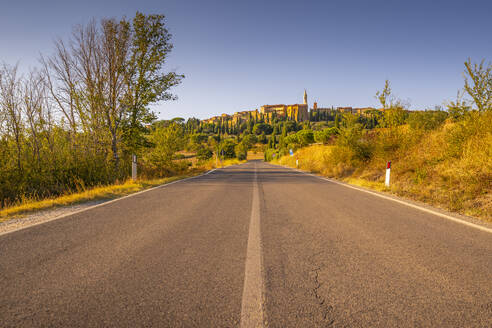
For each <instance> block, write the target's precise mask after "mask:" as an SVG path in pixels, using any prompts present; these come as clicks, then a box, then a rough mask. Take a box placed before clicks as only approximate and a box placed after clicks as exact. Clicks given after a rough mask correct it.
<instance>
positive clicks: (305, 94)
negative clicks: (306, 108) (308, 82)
mask: <svg viewBox="0 0 492 328" xmlns="http://www.w3.org/2000/svg"><path fill="white" fill-rule="evenodd" d="M307 104H308V102H307V93H306V89H304V105H307Z"/></svg>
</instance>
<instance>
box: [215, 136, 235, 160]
mask: <svg viewBox="0 0 492 328" xmlns="http://www.w3.org/2000/svg"><path fill="white" fill-rule="evenodd" d="M235 146H236V144H235V143H234V141H232V140H231V139H226V140H224V141H222V142H221V143H220V145H219V154H220V156H221V157H222V158H235V157H236V151H235V150H234V148H235Z"/></svg>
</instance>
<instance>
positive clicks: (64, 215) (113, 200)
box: [0, 169, 218, 236]
mask: <svg viewBox="0 0 492 328" xmlns="http://www.w3.org/2000/svg"><path fill="white" fill-rule="evenodd" d="M216 170H218V169H212V170H210V171H207V172H205V173H203V174H200V175H195V176H194V177H189V178H185V179H181V180H176V181H173V182H169V183H165V184H161V185H159V186H156V187H152V188H149V189H145V190H142V191H138V192H136V193H133V194H130V195H126V196H123V197H120V198H116V199H112V200H108V201H106V202H104V203H101V204H97V205H94V206H90V207H87V208H84V209H81V210H78V211H75V212H71V213H67V214H63V215H60V216H56V217H54V218H52V219H49V220H46V221H42V222H38V223H34V224H31V225H26V226H25V227H20V228H18V229H14V230H11V231H6V232H2V233H0V236H3V235H7V234H9V233H12V232H16V231H20V230H24V229H28V228H31V227H35V226H37V225H41V224H44V223H47V222H51V221H56V220H59V219H63V218H66V217H68V216H70V215H75V214H79V213H82V212H85V211H88V210H92V209H94V208H97V207H102V206H105V205H108V204H112V203H114V202H117V201H120V200H123V199H126V198H130V197H133V196H137V195H140V194H143V193H145V192H147V191H151V190H155V189H159V188H164V187H167V186H170V185H172V184H175V183H178V182H183V181H186V180H191V179H195V178H199V177H203V176H205V175H207V174H210V173H212V172H214V171H216Z"/></svg>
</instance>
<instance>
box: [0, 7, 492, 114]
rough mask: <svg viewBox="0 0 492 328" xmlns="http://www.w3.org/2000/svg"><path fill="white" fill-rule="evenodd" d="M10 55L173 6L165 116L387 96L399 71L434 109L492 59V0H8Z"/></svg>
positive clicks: (402, 83) (403, 94)
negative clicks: (469, 66)
mask: <svg viewBox="0 0 492 328" xmlns="http://www.w3.org/2000/svg"><path fill="white" fill-rule="evenodd" d="M0 4H1V5H2V10H1V11H0V30H1V31H2V33H0V45H1V46H0V62H6V63H8V64H11V65H12V64H15V63H17V62H18V63H19V65H20V67H21V69H22V70H27V69H28V68H29V67H35V66H38V64H37V63H38V58H39V56H40V54H43V55H49V54H50V53H51V52H52V50H53V41H54V40H55V39H57V38H62V39H66V38H68V37H69V35H70V33H71V31H72V27H73V26H74V25H76V24H85V23H87V22H88V21H89V20H90V19H91V18H96V19H100V18H103V17H116V18H118V17H122V16H126V17H128V18H131V17H133V16H134V14H135V12H136V11H141V12H143V13H145V14H164V15H165V16H166V25H167V28H168V29H169V31H170V32H171V33H172V34H173V39H172V42H173V44H174V49H173V52H172V53H171V55H170V56H169V58H168V62H167V64H166V66H167V69H168V70H175V71H176V72H177V73H180V74H184V75H185V79H184V80H183V82H182V83H181V84H180V85H179V86H177V87H175V88H173V89H172V92H173V93H174V94H176V95H177V96H178V100H176V101H168V102H164V103H160V104H158V105H156V106H154V110H155V111H156V112H158V113H159V114H158V116H159V118H161V119H169V118H173V117H184V118H189V117H197V118H202V119H203V118H207V117H210V116H214V115H218V114H221V113H229V114H231V113H233V112H236V111H241V110H252V109H255V108H259V107H260V106H262V105H264V104H279V103H281V104H292V103H302V96H303V93H304V89H306V90H307V93H308V99H309V104H310V106H311V105H312V103H313V101H317V102H318V106H319V107H331V106H335V107H338V106H353V107H366V106H377V100H376V99H375V97H374V95H375V93H376V91H377V90H380V89H382V87H383V86H384V81H385V80H386V79H388V80H390V82H391V86H392V89H393V92H394V94H395V95H396V96H397V97H399V98H400V99H402V100H404V101H405V102H407V103H409V104H410V109H425V108H434V106H436V105H442V104H443V102H445V101H448V100H452V99H455V97H456V92H457V91H458V89H460V88H462V87H463V75H462V73H463V69H464V65H463V63H464V62H465V60H466V59H467V58H468V57H470V58H471V59H472V61H476V62H479V61H480V60H482V59H485V60H486V62H489V61H490V60H491V59H492V58H491V57H492V42H491V38H490V35H492V24H491V23H490V14H491V13H492V1H489V0H488V1H485V0H483V1H481V0H469V1H455V0H450V1H440V0H437V1H420V0H416V1H398V0H395V1H380V0H374V1H351V0H345V1H343V0H337V1H309V0H307V1H289V0H284V1H257V0H250V1H199V0H197V1H194V0H193V1H192V0H189V1H185V0H181V1H180V0H159V1H157V0H140V1H127V0H118V1H116V0H105V1H100V0H99V1H92V0H87V1H76V2H75V1H66V0H65V1H64V0H46V1H31V0H24V1H6V0H0Z"/></svg>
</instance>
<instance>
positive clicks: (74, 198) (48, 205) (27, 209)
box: [0, 159, 246, 222]
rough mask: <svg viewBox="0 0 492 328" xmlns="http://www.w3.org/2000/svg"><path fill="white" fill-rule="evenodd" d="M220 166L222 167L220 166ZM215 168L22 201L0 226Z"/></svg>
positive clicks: (0, 218)
mask: <svg viewBox="0 0 492 328" xmlns="http://www.w3.org/2000/svg"><path fill="white" fill-rule="evenodd" d="M244 162H246V161H240V160H238V159H227V160H224V161H222V163H221V162H219V165H218V167H219V168H220V167H225V166H229V165H235V164H241V163H244ZM221 164H222V165H221ZM214 168H217V166H216V163H215V160H210V161H208V162H205V163H203V165H201V166H199V167H195V168H193V169H191V170H190V171H189V172H186V173H184V174H181V175H176V176H172V177H165V178H157V179H138V180H137V181H132V180H127V181H125V182H124V183H119V184H112V185H106V186H99V187H95V188H87V189H85V190H81V191H79V192H75V193H69V194H66V195H62V196H59V197H53V198H47V199H29V198H24V199H23V200H22V201H21V202H19V203H17V204H14V205H12V206H9V207H6V208H3V209H1V210H0V222H4V221H7V220H10V219H12V218H17V217H19V216H22V215H26V214H29V213H33V212H37V211H42V210H48V209H53V208H57V207H63V206H70V205H75V204H81V203H84V202H88V201H94V200H111V199H116V198H120V197H123V196H127V195H130V194H133V193H135V192H138V191H142V190H145V189H149V188H152V187H156V186H159V185H164V184H167V183H171V182H174V181H178V180H182V179H185V178H190V177H193V176H197V175H200V174H203V173H205V172H206V171H208V170H212V169H214Z"/></svg>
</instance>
